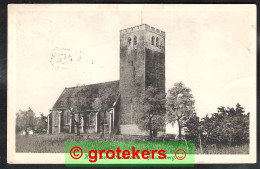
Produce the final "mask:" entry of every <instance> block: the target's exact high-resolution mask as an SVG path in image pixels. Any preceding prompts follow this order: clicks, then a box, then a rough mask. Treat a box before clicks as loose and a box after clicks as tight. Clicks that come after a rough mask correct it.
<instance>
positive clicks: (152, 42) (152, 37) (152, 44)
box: [152, 37, 154, 45]
mask: <svg viewBox="0 0 260 169" xmlns="http://www.w3.org/2000/svg"><path fill="white" fill-rule="evenodd" d="M152 45H154V37H152Z"/></svg>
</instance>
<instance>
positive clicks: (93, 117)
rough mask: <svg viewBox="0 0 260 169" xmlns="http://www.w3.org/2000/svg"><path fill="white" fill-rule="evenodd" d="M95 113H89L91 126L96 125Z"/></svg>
mask: <svg viewBox="0 0 260 169" xmlns="http://www.w3.org/2000/svg"><path fill="white" fill-rule="evenodd" d="M95 117H96V116H95V114H94V113H90V114H89V125H90V126H95Z"/></svg>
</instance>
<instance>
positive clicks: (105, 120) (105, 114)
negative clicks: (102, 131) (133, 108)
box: [104, 112, 108, 124]
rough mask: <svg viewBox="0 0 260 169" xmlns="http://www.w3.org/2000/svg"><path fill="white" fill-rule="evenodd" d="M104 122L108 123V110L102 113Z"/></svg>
mask: <svg viewBox="0 0 260 169" xmlns="http://www.w3.org/2000/svg"><path fill="white" fill-rule="evenodd" d="M104 124H108V112H105V113H104Z"/></svg>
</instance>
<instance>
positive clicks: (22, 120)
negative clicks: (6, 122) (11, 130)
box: [16, 107, 36, 135]
mask: <svg viewBox="0 0 260 169" xmlns="http://www.w3.org/2000/svg"><path fill="white" fill-rule="evenodd" d="M35 124H36V120H35V113H34V111H33V110H32V109H31V108H30V107H29V108H28V110H26V111H22V110H19V112H18V113H16V131H22V130H24V131H25V133H26V135H28V132H29V130H34V129H35Z"/></svg>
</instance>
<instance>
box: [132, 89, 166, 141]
mask: <svg viewBox="0 0 260 169" xmlns="http://www.w3.org/2000/svg"><path fill="white" fill-rule="evenodd" d="M135 101H136V102H138V104H135V105H138V106H137V107H135V108H134V109H136V110H137V112H138V113H137V119H136V121H137V124H138V125H139V128H141V129H142V130H148V131H149V136H150V139H151V140H152V139H153V137H154V136H155V135H156V134H155V133H157V131H158V130H160V129H162V128H164V127H165V115H166V110H165V101H166V100H165V93H163V92H161V91H160V90H159V89H157V88H154V87H148V88H147V89H146V92H145V95H144V96H142V97H140V98H136V99H135Z"/></svg>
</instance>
